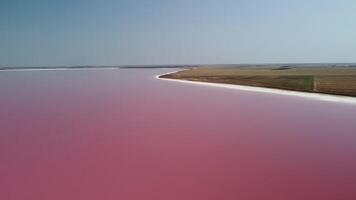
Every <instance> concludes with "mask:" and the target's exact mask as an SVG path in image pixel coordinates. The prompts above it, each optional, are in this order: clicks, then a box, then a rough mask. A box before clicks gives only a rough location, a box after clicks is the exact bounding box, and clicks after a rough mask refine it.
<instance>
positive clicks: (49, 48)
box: [0, 0, 356, 66]
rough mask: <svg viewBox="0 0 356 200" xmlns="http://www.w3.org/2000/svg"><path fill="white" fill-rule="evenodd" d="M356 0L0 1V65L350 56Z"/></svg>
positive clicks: (355, 56) (354, 57)
mask: <svg viewBox="0 0 356 200" xmlns="http://www.w3.org/2000/svg"><path fill="white" fill-rule="evenodd" d="M355 10H356V1H354V0H339V1H335V0H333V1H332V0H298V1H297V0H294V1H292V0H220V1H218V0H215V1H213V0H150V1H144V0H140V1H138V0H137V1H135V0H127V1H120V0H116V1H114V0H61V1H50V0H28V1H23V0H22V1H20V0H0V66H58V65H136V64H147V65H148V64H205V63H206V64H223V63H286V62H287V63H292V62H299V63H300V62H356V12H355Z"/></svg>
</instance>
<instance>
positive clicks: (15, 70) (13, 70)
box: [0, 67, 119, 72]
mask: <svg viewBox="0 0 356 200" xmlns="http://www.w3.org/2000/svg"><path fill="white" fill-rule="evenodd" d="M115 69H119V68H115V67H112V68H109V67H108V68H99V67H98V68H54V69H48V68H47V69H2V70H0V72H25V71H64V70H115Z"/></svg>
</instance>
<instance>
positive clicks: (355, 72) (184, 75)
mask: <svg viewBox="0 0 356 200" xmlns="http://www.w3.org/2000/svg"><path fill="white" fill-rule="evenodd" d="M160 78H166V79H176V80H187V81H198V82H208V83H223V84H231V85H242V86H254V87H264V88H274V89H282V90H291V91H301V92H309V93H323V94H333V95H343V96H352V97H356V68H355V67H334V66H320V67H315V66H313V67H293V66H268V67H200V68H193V69H190V70H184V71H179V72H176V73H171V74H166V75H162V76H160Z"/></svg>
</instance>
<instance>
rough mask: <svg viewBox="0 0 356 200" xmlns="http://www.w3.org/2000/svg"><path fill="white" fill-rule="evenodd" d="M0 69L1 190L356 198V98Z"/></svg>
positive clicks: (266, 199)
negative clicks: (333, 98)
mask: <svg viewBox="0 0 356 200" xmlns="http://www.w3.org/2000/svg"><path fill="white" fill-rule="evenodd" d="M169 71H170V70H169V69H126V70H124V69H121V70H61V71H16V72H15V71H13V72H10V71H7V72H0V199H3V200H63V199H66V200H114V199H115V200H117V199H122V200H237V199H241V200H301V199H302V200H329V199H330V200H335V199H337V200H344V199H345V200H352V199H356V106H355V105H351V104H343V103H333V102H324V101H318V100H311V99H306V98H301V97H291V96H283V95H275V94H263V93H255V92H248V91H238V90H230V89H224V88H214V87H208V86H202V85H190V84H182V83H175V82H168V81H162V80H157V79H155V78H154V76H155V75H157V74H162V73H165V72H169Z"/></svg>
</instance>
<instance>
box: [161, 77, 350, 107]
mask: <svg viewBox="0 0 356 200" xmlns="http://www.w3.org/2000/svg"><path fill="white" fill-rule="evenodd" d="M180 71H181V70H180ZM176 72H179V71H174V72H169V73H165V74H160V75H157V76H156V78H157V79H160V80H165V81H174V82H180V83H189V84H196V85H206V86H212V87H220V88H228V89H235V90H242V91H252V92H260V93H269V94H278V95H289V96H295V97H303V98H309V99H314V100H319V101H329V102H336V103H351V104H356V97H347V96H338V95H329V94H321V93H308V92H297V91H291V90H281V89H273V88H264V87H254V86H244V85H233V84H224V83H208V82H199V81H187V80H179V79H169V78H160V76H163V75H168V74H173V73H176Z"/></svg>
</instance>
